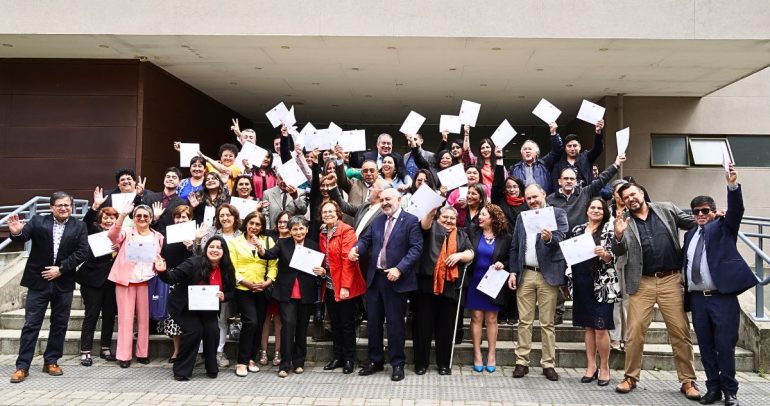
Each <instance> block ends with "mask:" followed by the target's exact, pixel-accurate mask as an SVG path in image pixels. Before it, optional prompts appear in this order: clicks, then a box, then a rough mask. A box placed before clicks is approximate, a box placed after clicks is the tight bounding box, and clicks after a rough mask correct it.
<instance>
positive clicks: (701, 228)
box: [682, 164, 759, 406]
mask: <svg viewBox="0 0 770 406" xmlns="http://www.w3.org/2000/svg"><path fill="white" fill-rule="evenodd" d="M725 177H726V178H727V213H726V214H725V215H724V216H723V217H717V215H716V203H715V202H714V199H713V198H712V197H711V196H697V197H695V198H694V199H692V202H690V208H692V213H693V215H694V216H695V221H696V222H697V224H698V227H695V228H693V229H691V230H690V231H688V232H687V234H685V237H684V249H683V251H682V252H683V267H682V271H683V272H684V276H685V284H684V286H685V297H684V305H685V310H687V311H692V322H693V326H694V328H695V334H696V336H697V337H698V346H699V347H700V353H701V362H702V363H703V368H704V369H705V370H706V389H707V392H706V394H705V395H704V396H703V398H702V399H701V402H700V403H701V404H704V405H709V404H712V403H714V402H716V401H719V400H721V399H722V394H723V393H724V397H725V401H724V403H725V405H729V406H732V405H737V404H738V399H737V398H736V393H737V392H738V382H737V381H736V380H735V343H736V342H737V341H738V326H739V325H740V311H741V308H740V304H738V295H739V294H741V293H743V292H744V291H745V290H747V289H750V288H752V287H754V286H755V285H756V284H757V283H758V282H759V280H758V279H757V277H756V275H754V273H753V272H751V268H749V266H748V264H746V261H744V260H743V257H741V254H740V253H738V249H737V247H736V242H737V238H738V229H739V228H740V226H741V219H742V218H743V212H744V208H743V194H742V193H741V187H740V185H739V184H738V183H737V181H738V174H737V173H736V171H735V167H733V165H732V164H731V165H730V171H729V172H728V173H727V174H726V176H725Z"/></svg>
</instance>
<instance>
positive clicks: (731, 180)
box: [725, 163, 738, 186]
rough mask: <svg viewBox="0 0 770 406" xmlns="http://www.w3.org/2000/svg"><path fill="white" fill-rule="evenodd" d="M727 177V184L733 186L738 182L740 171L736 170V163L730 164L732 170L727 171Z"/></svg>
mask: <svg viewBox="0 0 770 406" xmlns="http://www.w3.org/2000/svg"><path fill="white" fill-rule="evenodd" d="M725 179H727V184H729V185H731V186H735V185H736V184H738V172H736V171H735V165H734V164H732V163H731V164H730V172H726V173H725Z"/></svg>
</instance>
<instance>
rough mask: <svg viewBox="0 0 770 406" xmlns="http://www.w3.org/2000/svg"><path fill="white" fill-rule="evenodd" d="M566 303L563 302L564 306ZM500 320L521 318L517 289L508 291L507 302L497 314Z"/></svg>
mask: <svg viewBox="0 0 770 406" xmlns="http://www.w3.org/2000/svg"><path fill="white" fill-rule="evenodd" d="M563 305H564V303H563V302H562V306H563ZM497 318H498V320H519V306H518V305H517V304H516V291H515V290H511V291H508V294H507V295H506V296H505V304H504V305H503V306H502V308H501V309H500V313H498V315H497Z"/></svg>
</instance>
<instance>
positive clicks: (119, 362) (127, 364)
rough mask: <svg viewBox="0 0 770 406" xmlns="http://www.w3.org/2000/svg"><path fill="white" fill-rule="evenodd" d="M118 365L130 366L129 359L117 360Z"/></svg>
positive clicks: (122, 366)
mask: <svg viewBox="0 0 770 406" xmlns="http://www.w3.org/2000/svg"><path fill="white" fill-rule="evenodd" d="M118 365H119V366H120V367H121V368H128V367H130V366H131V361H118Z"/></svg>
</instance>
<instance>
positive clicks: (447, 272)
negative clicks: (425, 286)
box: [433, 228, 458, 295]
mask: <svg viewBox="0 0 770 406" xmlns="http://www.w3.org/2000/svg"><path fill="white" fill-rule="evenodd" d="M455 252H457V228H455V229H454V230H452V232H451V233H449V235H447V236H446V237H445V238H444V243H443V244H441V252H440V253H439V255H438V260H437V261H436V267H435V268H434V269H433V294H434V295H440V294H442V293H443V292H444V281H445V280H447V281H449V282H454V281H455V280H457V277H458V272H457V264H455V265H454V266H452V267H448V266H447V265H446V259H447V258H448V257H449V256H450V255H452V254H454V253H455Z"/></svg>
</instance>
